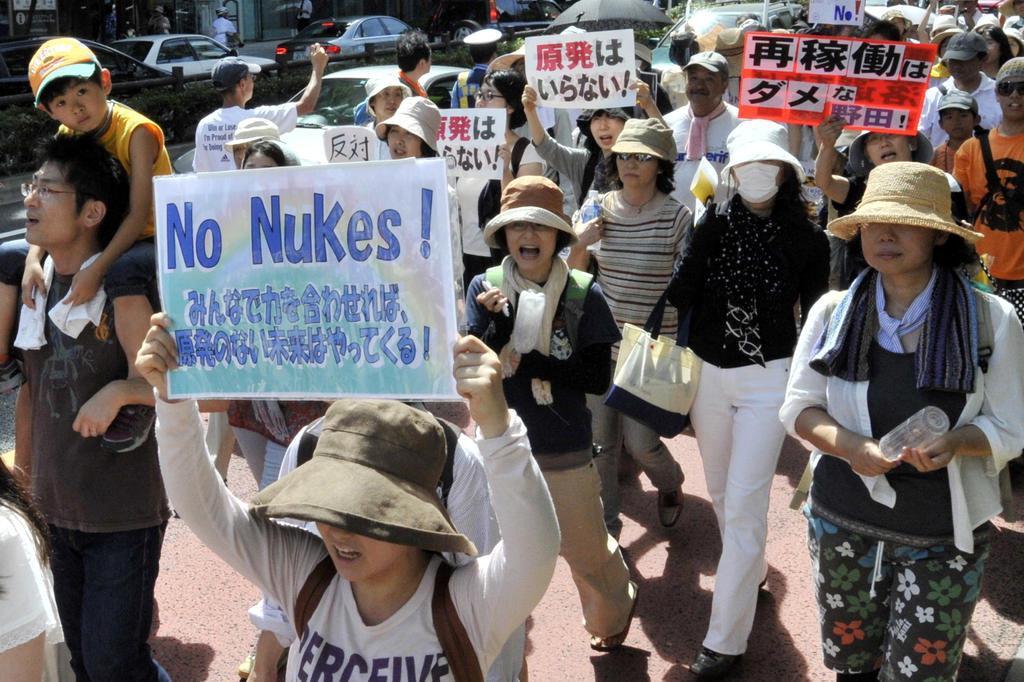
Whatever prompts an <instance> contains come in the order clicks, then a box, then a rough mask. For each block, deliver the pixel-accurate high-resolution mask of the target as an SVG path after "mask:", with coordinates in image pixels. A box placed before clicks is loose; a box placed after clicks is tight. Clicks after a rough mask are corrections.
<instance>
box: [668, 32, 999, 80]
mask: <svg viewBox="0 0 1024 682" xmlns="http://www.w3.org/2000/svg"><path fill="white" fill-rule="evenodd" d="M982 42H985V41H984V40H982ZM693 66H699V67H701V68H702V69H707V70H708V71H711V72H712V73H720V74H722V75H723V76H725V77H726V78H728V77H729V60H728V59H726V58H725V57H724V56H722V55H720V54H719V53H717V52H711V51H708V52H698V53H697V54H695V55H693V56H692V57H690V61H688V62H686V66H685V67H683V70H684V71H685V70H686V69H689V68H690V67H693Z"/></svg>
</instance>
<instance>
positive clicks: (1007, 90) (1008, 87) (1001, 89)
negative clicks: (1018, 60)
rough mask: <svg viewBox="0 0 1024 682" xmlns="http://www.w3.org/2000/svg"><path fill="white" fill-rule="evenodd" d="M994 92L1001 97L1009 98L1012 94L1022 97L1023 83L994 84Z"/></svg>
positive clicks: (1023, 91) (1023, 92)
mask: <svg viewBox="0 0 1024 682" xmlns="http://www.w3.org/2000/svg"><path fill="white" fill-rule="evenodd" d="M996 92H997V93H999V94H1000V95H1002V96H1003V97H1009V96H1010V95H1012V94H1013V93H1015V92H1016V93H1017V94H1018V95H1024V81H1003V82H1002V83H996Z"/></svg>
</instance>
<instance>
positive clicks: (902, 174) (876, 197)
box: [828, 161, 982, 244]
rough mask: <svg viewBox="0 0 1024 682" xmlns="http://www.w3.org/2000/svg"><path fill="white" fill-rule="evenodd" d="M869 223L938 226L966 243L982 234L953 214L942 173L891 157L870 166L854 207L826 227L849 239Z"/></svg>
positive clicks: (937, 227)
mask: <svg viewBox="0 0 1024 682" xmlns="http://www.w3.org/2000/svg"><path fill="white" fill-rule="evenodd" d="M870 223H882V224H885V225H910V226H912V227H924V228H928V229H930V230H939V231H940V232H948V233H950V234H955V235H957V236H958V237H963V238H964V239H965V240H967V243H969V244H973V243H974V242H976V241H978V240H979V239H981V237H982V235H981V234H980V233H978V232H974V231H973V230H969V229H967V228H966V227H963V226H961V225H960V224H958V223H957V222H956V219H954V218H953V213H952V201H951V199H950V194H949V180H948V179H947V178H946V174H945V173H943V172H942V171H941V170H939V169H938V168H935V167H934V166H929V165H927V164H924V163H918V162H916V161H894V162H892V163H887V164H884V165H882V166H878V167H877V168H874V169H873V170H872V171H871V174H870V175H868V184H867V187H866V188H865V190H864V198H863V199H861V202H860V204H859V205H858V206H857V210H855V211H854V212H853V213H851V214H849V215H846V216H843V217H842V218H836V219H835V220H833V221H832V222H831V223H829V224H828V231H829V232H831V233H832V234H833V235H835V236H836V237H839V238H840V239H853V237H854V235H856V234H857V230H859V229H860V227H861V225H867V224H870Z"/></svg>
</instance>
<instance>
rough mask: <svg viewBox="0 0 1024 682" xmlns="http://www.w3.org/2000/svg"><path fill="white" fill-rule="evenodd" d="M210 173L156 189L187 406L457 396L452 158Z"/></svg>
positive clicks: (159, 182) (160, 245) (177, 394)
mask: <svg viewBox="0 0 1024 682" xmlns="http://www.w3.org/2000/svg"><path fill="white" fill-rule="evenodd" d="M210 177H211V176H209V175H173V176H161V177H159V178H157V179H156V180H155V181H154V194H155V203H156V220H157V224H156V236H157V254H158V259H159V260H158V275H159V283H160V297H161V302H162V305H163V310H164V311H165V312H166V313H167V314H168V315H169V316H170V318H171V321H172V325H173V326H172V329H171V330H170V332H171V335H172V336H173V337H174V339H175V341H176V344H177V348H178V358H179V365H180V367H179V368H178V369H175V370H173V371H172V372H171V373H170V375H169V377H168V387H169V393H170V396H171V397H172V398H188V397H191V398H205V397H233V398H293V399H327V398H335V397H340V396H357V397H358V396H363V397H366V396H377V397H385V398H401V399H420V400H430V399H453V398H456V393H455V382H454V379H453V378H452V364H453V360H452V354H451V348H452V345H453V344H454V343H455V340H456V338H457V337H456V335H457V321H456V308H455V304H456V302H455V296H456V294H455V277H454V271H453V266H452V252H451V251H452V249H451V239H450V230H451V229H453V228H452V226H450V225H449V221H448V187H447V184H446V181H445V169H444V161H443V160H442V159H404V160H401V161H376V162H370V163H344V164H332V165H326V166H299V167H288V168H267V169H260V170H244V171H227V172H223V173H218V174H217V176H216V182H210ZM399 178H400V181H396V180H397V179H399ZM368 188H370V189H368ZM455 229H457V228H455Z"/></svg>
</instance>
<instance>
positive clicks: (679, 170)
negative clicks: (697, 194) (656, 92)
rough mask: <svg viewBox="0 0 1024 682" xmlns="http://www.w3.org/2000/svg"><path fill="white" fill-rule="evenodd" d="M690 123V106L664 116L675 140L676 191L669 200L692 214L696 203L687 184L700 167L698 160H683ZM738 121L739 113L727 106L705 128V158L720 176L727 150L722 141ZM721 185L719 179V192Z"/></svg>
mask: <svg viewBox="0 0 1024 682" xmlns="http://www.w3.org/2000/svg"><path fill="white" fill-rule="evenodd" d="M692 121H693V110H692V109H691V108H690V105H689V104H687V105H686V106H685V107H682V108H681V109H676V110H675V111H673V112H672V113H670V114H668V115H667V116H665V123H666V124H668V127H669V128H671V129H672V133H673V134H674V135H675V140H676V174H675V183H676V188H675V191H673V192H672V197H673V198H675V200H676V201H678V202H679V203H681V204H682V205H683V206H686V207H687V208H688V209H690V212H691V213H692V212H693V209H694V204H695V203H696V202H695V200H694V198H693V194H692V193H691V192H690V181H691V180H693V176H694V173H696V172H697V166H698V165H699V164H700V159H688V158H686V138H687V137H688V136H689V135H690V123H691V122H692ZM739 122H740V119H739V111H738V110H737V109H736V107H734V106H733V105H731V104H726V105H725V111H723V112H722V113H721V114H719V115H718V117H717V118H714V119H712V120H711V123H710V125H708V140H707V147H706V149H707V151H706V153H705V154H704V158H706V159H707V160H708V161H710V162H711V165H712V166H714V167H715V170H716V171H718V172H719V173H721V172H722V169H723V168H725V166H726V164H728V163H729V150H728V149H727V148H726V146H725V140H726V139H727V138H728V137H729V133H731V132H732V129H733V128H735V127H736V126H737V125H738V124H739ZM723 186H724V183H723V182H721V179H720V180H719V183H718V187H719V189H720V190H721V189H722V188H723ZM721 199H722V197H721V196H719V197H716V201H721Z"/></svg>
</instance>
